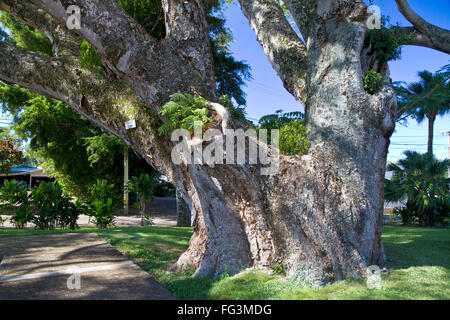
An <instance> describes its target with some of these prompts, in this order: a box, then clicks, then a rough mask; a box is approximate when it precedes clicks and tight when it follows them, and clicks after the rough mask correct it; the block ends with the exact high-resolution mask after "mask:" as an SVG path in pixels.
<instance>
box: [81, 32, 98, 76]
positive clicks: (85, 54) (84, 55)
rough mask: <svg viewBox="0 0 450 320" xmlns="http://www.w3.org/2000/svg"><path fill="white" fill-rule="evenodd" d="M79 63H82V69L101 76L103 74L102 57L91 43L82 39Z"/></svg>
mask: <svg viewBox="0 0 450 320" xmlns="http://www.w3.org/2000/svg"><path fill="white" fill-rule="evenodd" d="M78 61H79V62H80V67H82V68H86V69H88V70H90V71H92V72H94V73H96V74H99V75H101V74H102V73H103V67H102V65H101V58H100V56H99V55H98V53H97V52H96V51H95V50H94V48H92V46H91V45H90V44H89V42H87V41H86V40H84V39H82V38H81V43H80V57H79V58H78Z"/></svg>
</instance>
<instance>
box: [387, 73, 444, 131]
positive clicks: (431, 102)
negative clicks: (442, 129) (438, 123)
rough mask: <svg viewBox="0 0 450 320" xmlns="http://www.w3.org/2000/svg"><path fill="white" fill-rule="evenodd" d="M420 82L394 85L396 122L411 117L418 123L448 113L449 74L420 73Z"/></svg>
mask: <svg viewBox="0 0 450 320" xmlns="http://www.w3.org/2000/svg"><path fill="white" fill-rule="evenodd" d="M418 76H419V78H420V80H419V81H418V82H413V83H410V84H407V85H406V84H404V83H402V82H397V83H395V87H394V88H395V90H396V93H397V100H398V117H397V120H398V121H402V120H405V119H406V117H409V116H411V117H413V118H414V119H415V120H416V121H417V122H418V123H422V121H424V120H425V119H426V118H428V119H432V118H435V117H436V116H443V115H445V114H446V113H448V112H449V111H450V99H449V97H450V86H449V79H450V73H449V72H448V71H445V67H444V68H443V69H442V71H441V72H436V73H434V74H433V73H431V72H430V71H426V70H424V71H420V72H419V73H418Z"/></svg>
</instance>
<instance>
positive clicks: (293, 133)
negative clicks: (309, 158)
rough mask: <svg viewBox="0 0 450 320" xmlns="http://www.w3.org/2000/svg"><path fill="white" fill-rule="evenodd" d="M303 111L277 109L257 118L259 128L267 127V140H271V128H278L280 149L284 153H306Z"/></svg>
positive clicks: (307, 146)
mask: <svg viewBox="0 0 450 320" xmlns="http://www.w3.org/2000/svg"><path fill="white" fill-rule="evenodd" d="M303 117H304V116H303V113H301V112H289V113H283V110H277V111H276V112H275V113H274V114H269V115H266V116H263V117H261V119H259V122H258V124H259V129H267V138H268V142H271V140H272V137H271V130H272V129H279V130H280V146H279V147H280V151H281V152H282V153H283V154H286V155H295V154H306V153H307V151H308V148H309V141H308V140H307V138H306V126H305V123H304V120H303Z"/></svg>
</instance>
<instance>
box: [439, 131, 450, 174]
mask: <svg viewBox="0 0 450 320" xmlns="http://www.w3.org/2000/svg"><path fill="white" fill-rule="evenodd" d="M441 133H442V134H446V135H447V136H448V155H447V158H448V159H449V160H450V130H447V131H441ZM448 178H450V168H448Z"/></svg>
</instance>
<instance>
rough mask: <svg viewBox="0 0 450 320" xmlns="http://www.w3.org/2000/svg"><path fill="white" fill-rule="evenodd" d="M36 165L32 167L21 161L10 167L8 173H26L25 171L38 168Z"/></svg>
mask: <svg viewBox="0 0 450 320" xmlns="http://www.w3.org/2000/svg"><path fill="white" fill-rule="evenodd" d="M38 169H39V168H38V167H33V166H31V165H29V164H26V163H22V164H19V165H17V166H14V167H11V169H10V170H9V172H10V173H26V172H30V171H35V170H38Z"/></svg>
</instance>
